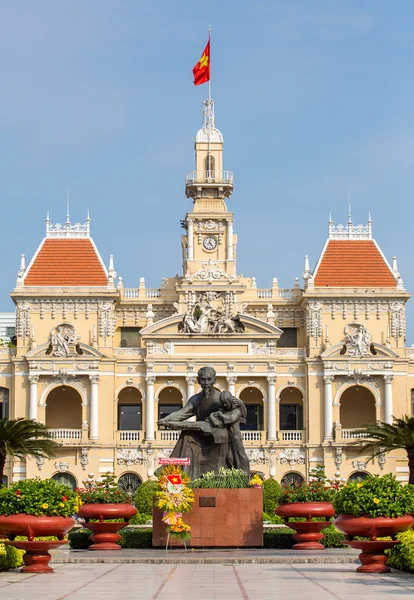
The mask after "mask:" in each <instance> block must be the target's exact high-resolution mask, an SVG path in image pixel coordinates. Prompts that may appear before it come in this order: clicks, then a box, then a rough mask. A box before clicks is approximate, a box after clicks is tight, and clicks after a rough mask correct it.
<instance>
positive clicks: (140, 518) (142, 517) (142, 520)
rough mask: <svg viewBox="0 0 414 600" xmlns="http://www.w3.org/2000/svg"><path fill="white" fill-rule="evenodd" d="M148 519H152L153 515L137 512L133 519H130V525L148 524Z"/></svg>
mask: <svg viewBox="0 0 414 600" xmlns="http://www.w3.org/2000/svg"><path fill="white" fill-rule="evenodd" d="M147 521H152V515H151V514H149V515H146V514H140V513H137V514H136V515H135V516H133V517H132V519H131V520H130V521H129V524H130V525H147Z"/></svg>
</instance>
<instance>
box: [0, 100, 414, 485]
mask: <svg viewBox="0 0 414 600" xmlns="http://www.w3.org/2000/svg"><path fill="white" fill-rule="evenodd" d="M232 192H233V173H232V172H231V171H226V170H225V169H224V163H223V136H222V134H221V132H220V131H219V130H218V129H217V128H216V127H215V118H214V104H213V101H212V100H207V101H206V102H205V103H204V122H203V126H202V128H201V129H200V130H199V131H198V133H197V136H196V140H195V170H194V171H191V172H189V173H187V176H186V195H187V198H189V200H190V201H191V203H192V208H191V210H190V212H188V213H187V214H186V215H185V217H184V220H183V221H182V227H183V230H184V231H183V235H182V238H181V247H182V261H183V270H182V275H181V276H180V277H172V278H166V279H164V280H163V281H162V284H161V287H160V288H159V289H150V288H147V287H146V285H145V280H144V279H143V278H141V280H140V283H139V287H138V288H136V289H131V288H124V287H123V282H122V278H121V277H118V278H117V274H116V272H115V270H114V264H113V259H112V257H111V259H110V262H109V266H108V268H107V267H106V266H105V264H104V262H103V261H102V258H101V256H100V254H99V252H98V249H97V248H96V246H95V244H94V242H93V239H92V237H91V232H90V220H89V217H88V218H87V220H86V222H85V224H83V225H81V224H72V223H71V222H70V219H69V216H67V219H66V222H65V223H64V224H62V225H59V224H58V225H52V223H51V222H50V220H49V218H47V219H46V234H45V238H44V239H43V241H42V242H41V244H40V246H39V248H38V250H37V252H36V253H35V255H34V257H33V258H32V260H31V261H30V263H29V264H28V265H27V266H26V262H25V259H24V257H22V262H21V266H20V269H19V272H18V277H17V281H16V286H15V289H14V290H13V292H12V294H11V295H12V298H13V300H14V302H15V304H16V335H17V342H16V348H15V349H14V348H12V349H9V348H7V347H2V348H0V387H1V389H0V402H1V407H2V414H3V415H6V416H9V417H10V418H16V417H29V418H32V419H37V420H39V421H41V422H43V423H45V424H46V425H47V426H48V427H50V429H51V431H52V435H53V437H54V439H56V440H57V441H59V442H60V443H61V449H60V450H59V453H58V455H57V456H56V457H55V458H54V459H52V460H49V461H41V460H37V461H36V460H32V459H30V460H27V461H26V462H20V461H11V460H10V459H9V460H8V462H7V465H6V476H7V479H8V481H18V480H20V479H24V478H26V477H34V476H40V477H42V478H46V477H54V478H56V479H59V480H60V481H66V482H67V483H69V484H71V485H82V483H81V482H82V479H84V478H85V476H86V475H87V473H89V472H91V471H92V472H93V473H95V475H96V476H97V475H99V474H103V473H106V472H108V471H109V472H111V473H114V474H115V475H117V476H118V477H119V481H120V485H121V487H123V488H124V489H127V490H129V491H133V490H134V489H136V487H137V486H138V485H139V484H140V482H142V481H144V480H146V479H147V478H149V477H151V476H152V475H153V473H154V471H155V469H156V468H157V466H158V459H159V458H160V457H167V456H168V455H169V454H170V452H171V451H172V448H173V446H174V444H175V441H176V439H177V436H178V435H179V433H178V432H175V431H164V430H163V431H159V430H158V428H157V421H158V419H159V418H161V417H163V416H165V415H166V414H168V413H169V412H171V411H173V410H177V409H178V408H179V407H180V406H182V405H183V404H184V403H185V402H187V400H188V399H189V398H190V397H191V396H192V395H193V394H194V393H195V392H197V391H198V386H197V380H196V374H197V371H198V369H199V368H200V367H201V366H204V365H212V366H214V368H215V369H216V371H217V387H218V388H219V389H220V390H224V389H228V390H229V391H231V392H232V393H233V394H234V395H235V396H237V397H238V398H241V399H242V400H243V401H244V402H245V404H246V407H247V411H248V417H247V423H246V426H245V428H244V429H243V439H244V443H245V445H246V448H247V453H248V455H249V458H250V462H251V468H252V469H253V470H259V471H263V472H265V474H266V476H272V477H274V478H275V479H277V480H278V481H283V482H287V481H292V480H301V479H303V478H306V477H307V476H308V474H309V471H310V470H311V469H313V468H315V467H317V466H323V467H324V468H325V472H326V474H327V476H328V477H330V478H331V477H332V478H337V479H348V478H349V477H352V476H356V475H358V474H361V473H368V472H369V473H378V474H381V473H385V472H389V471H391V472H393V473H395V474H396V475H397V477H398V478H399V479H400V480H401V481H407V480H408V467H407V461H406V457H405V454H404V452H401V453H398V452H396V453H393V454H391V455H384V454H380V455H379V456H378V457H376V458H375V459H374V460H373V461H372V460H371V461H370V456H369V455H366V454H361V452H360V448H359V447H358V446H356V445H355V444H354V442H355V434H354V433H353V431H354V429H355V428H358V427H360V426H362V425H364V424H368V423H375V421H376V420H378V419H380V420H383V421H387V422H391V420H392V416H393V415H395V416H401V415H403V414H411V412H412V405H411V387H414V385H413V386H412V381H413V379H412V377H414V349H413V350H411V349H409V348H406V347H405V344H404V339H405V303H406V301H407V300H408V299H409V294H408V293H407V291H406V290H405V289H404V285H403V281H402V279H401V276H400V274H399V272H398V267H397V262H396V259H393V261H392V264H389V263H388V262H387V260H386V259H385V257H384V256H383V254H382V252H381V250H380V248H379V246H378V245H377V243H376V242H375V240H374V239H373V235H372V223H371V220H370V219H369V221H368V223H367V225H354V224H353V223H352V219H351V216H349V219H348V223H347V224H346V225H345V226H341V225H338V226H335V225H334V224H333V223H332V222H331V221H330V222H329V224H328V238H327V241H326V244H325V247H324V249H323V251H322V254H321V256H320V258H319V261H318V263H317V265H316V266H315V268H314V269H313V270H311V269H310V266H309V261H308V258H307V257H306V258H305V268H304V272H303V283H302V284H300V283H299V281H298V280H297V281H296V282H295V285H294V287H293V288H292V289H284V288H279V286H278V281H277V279H276V278H275V279H273V283H272V287H271V288H270V289H259V288H257V285H256V281H255V278H254V277H250V278H249V277H243V276H241V275H239V274H238V271H237V266H236V264H237V263H236V257H237V236H236V234H235V232H234V231H235V230H234V214H233V212H230V211H229V210H228V206H227V205H228V204H230V203H231V195H232ZM144 266H145V265H143V267H144Z"/></svg>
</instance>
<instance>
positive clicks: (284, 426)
mask: <svg viewBox="0 0 414 600" xmlns="http://www.w3.org/2000/svg"><path fill="white" fill-rule="evenodd" d="M279 411H280V429H281V431H295V430H296V431H300V430H302V429H303V396H302V392H301V391H300V390H298V388H295V387H288V388H285V389H284V390H282V392H281V394H280V402H279Z"/></svg>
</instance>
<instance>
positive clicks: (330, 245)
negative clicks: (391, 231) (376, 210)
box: [312, 219, 400, 288]
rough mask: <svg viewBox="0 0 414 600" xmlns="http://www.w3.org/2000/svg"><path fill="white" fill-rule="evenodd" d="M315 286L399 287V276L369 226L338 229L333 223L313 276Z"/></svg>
mask: <svg viewBox="0 0 414 600" xmlns="http://www.w3.org/2000/svg"><path fill="white" fill-rule="evenodd" d="M312 279H313V284H314V286H315V287H336V288H341V287H370V288H371V287H374V288H396V287H397V284H398V279H400V278H399V274H398V272H394V271H393V270H392V269H391V267H390V265H389V264H388V262H387V260H386V258H385V256H384V255H383V253H382V252H381V250H380V248H379V246H378V244H377V243H376V242H375V240H373V239H372V230H371V219H369V221H368V225H366V226H365V225H353V224H352V222H351V221H349V222H348V224H347V225H346V226H345V227H344V226H342V225H338V226H337V227H335V226H334V225H333V224H332V222H331V221H330V222H329V237H328V240H327V242H326V244H325V247H324V249H323V250H322V254H321V256H320V258H319V261H318V264H317V265H316V268H315V271H314V273H313V277H312Z"/></svg>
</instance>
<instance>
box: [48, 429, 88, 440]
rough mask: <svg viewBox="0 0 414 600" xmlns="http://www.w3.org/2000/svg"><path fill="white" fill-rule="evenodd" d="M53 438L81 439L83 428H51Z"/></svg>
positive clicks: (50, 432)
mask: <svg viewBox="0 0 414 600" xmlns="http://www.w3.org/2000/svg"><path fill="white" fill-rule="evenodd" d="M49 434H50V437H51V438H52V440H81V439H82V429H66V428H65V429H49Z"/></svg>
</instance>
